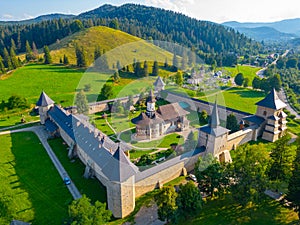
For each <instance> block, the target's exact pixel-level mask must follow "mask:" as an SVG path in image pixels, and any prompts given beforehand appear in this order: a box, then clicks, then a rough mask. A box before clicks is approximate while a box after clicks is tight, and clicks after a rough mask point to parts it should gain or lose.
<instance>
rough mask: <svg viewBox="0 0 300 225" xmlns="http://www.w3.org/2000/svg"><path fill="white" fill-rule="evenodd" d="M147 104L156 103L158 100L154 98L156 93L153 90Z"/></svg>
mask: <svg viewBox="0 0 300 225" xmlns="http://www.w3.org/2000/svg"><path fill="white" fill-rule="evenodd" d="M146 102H150V103H154V102H156V99H155V96H154V92H153V90H152V89H151V90H150V92H149V96H148V98H147V100H146Z"/></svg>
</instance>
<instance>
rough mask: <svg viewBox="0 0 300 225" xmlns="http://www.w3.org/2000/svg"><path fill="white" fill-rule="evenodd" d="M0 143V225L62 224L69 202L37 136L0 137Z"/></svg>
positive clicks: (68, 197)
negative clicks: (18, 222) (17, 224)
mask: <svg viewBox="0 0 300 225" xmlns="http://www.w3.org/2000/svg"><path fill="white" fill-rule="evenodd" d="M0 143H1V146H0V184H1V185H0V206H1V207H0V224H9V223H10V222H11V220H12V219H17V220H21V221H25V222H31V223H32V224H53V225H58V224H62V223H63V221H64V220H65V219H66V217H67V215H68V211H67V210H68V205H69V204H70V203H71V201H72V200H73V199H72V196H71V194H70V193H69V191H68V189H67V188H66V187H65V185H64V183H63V181H62V179H61V177H60V176H59V174H58V172H57V170H56V169H55V167H54V165H53V164H52V162H51V160H50V158H49V156H48V155H47V153H46V151H45V149H44V148H43V146H42V145H41V143H40V141H39V139H38V138H37V136H36V135H35V134H34V133H31V132H24V133H15V134H10V135H2V136H0ZM33 156H34V157H33Z"/></svg>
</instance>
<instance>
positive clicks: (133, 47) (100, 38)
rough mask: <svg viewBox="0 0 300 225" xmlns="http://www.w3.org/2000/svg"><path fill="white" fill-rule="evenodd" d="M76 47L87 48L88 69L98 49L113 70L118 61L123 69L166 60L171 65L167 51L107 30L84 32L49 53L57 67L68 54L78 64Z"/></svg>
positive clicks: (58, 44) (55, 45)
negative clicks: (134, 64)
mask: <svg viewBox="0 0 300 225" xmlns="http://www.w3.org/2000/svg"><path fill="white" fill-rule="evenodd" d="M76 44H78V45H79V46H83V47H84V49H85V51H86V56H87V63H88V65H90V64H91V63H93V61H94V50H95V47H96V46H100V48H101V50H103V49H105V50H106V56H107V60H108V63H109V66H110V68H112V65H113V64H115V65H116V62H117V60H119V61H120V62H121V64H122V65H128V64H131V63H132V62H133V60H134V59H136V60H139V61H141V62H142V61H144V60H147V61H154V60H157V61H159V62H162V63H164V62H165V59H166V58H167V59H168V61H169V62H171V61H172V54H171V53H169V52H167V51H166V50H163V49H161V48H159V47H157V46H155V45H153V44H152V43H149V42H147V41H145V40H142V39H140V38H138V37H135V36H132V35H130V34H127V33H124V32H122V31H120V30H115V29H111V28H108V27H104V26H98V27H91V28H88V29H85V30H83V31H80V32H78V33H75V34H73V35H71V36H69V37H66V38H64V39H62V40H60V41H59V42H58V43H55V44H53V45H51V46H50V50H51V56H52V58H53V61H54V62H55V63H58V62H59V60H60V58H62V57H63V55H64V54H65V55H67V56H68V58H69V61H70V63H71V64H75V63H76V58H75V45H76Z"/></svg>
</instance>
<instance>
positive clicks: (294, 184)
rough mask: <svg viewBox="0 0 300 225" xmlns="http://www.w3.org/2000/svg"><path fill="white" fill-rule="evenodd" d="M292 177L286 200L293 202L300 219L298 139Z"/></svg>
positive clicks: (299, 139) (299, 153)
mask: <svg viewBox="0 0 300 225" xmlns="http://www.w3.org/2000/svg"><path fill="white" fill-rule="evenodd" d="M292 168H293V172H292V177H291V178H290V180H289V186H288V194H287V196H286V198H287V199H288V200H289V201H290V202H292V205H293V207H294V209H295V211H296V212H297V213H298V217H299V219H300V138H298V139H297V150H296V158H295V160H294V162H293V166H292Z"/></svg>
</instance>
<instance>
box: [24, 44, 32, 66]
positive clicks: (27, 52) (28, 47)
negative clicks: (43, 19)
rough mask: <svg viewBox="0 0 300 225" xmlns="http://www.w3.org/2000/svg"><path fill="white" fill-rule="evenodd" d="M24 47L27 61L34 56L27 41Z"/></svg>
mask: <svg viewBox="0 0 300 225" xmlns="http://www.w3.org/2000/svg"><path fill="white" fill-rule="evenodd" d="M25 47H26V55H25V58H26V61H27V62H29V61H31V60H33V59H34V57H33V52H32V50H31V47H30V45H29V42H28V41H26V45H25Z"/></svg>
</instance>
